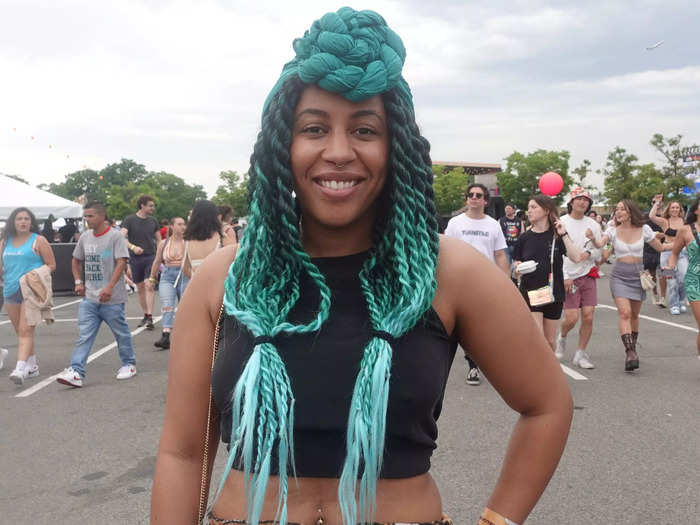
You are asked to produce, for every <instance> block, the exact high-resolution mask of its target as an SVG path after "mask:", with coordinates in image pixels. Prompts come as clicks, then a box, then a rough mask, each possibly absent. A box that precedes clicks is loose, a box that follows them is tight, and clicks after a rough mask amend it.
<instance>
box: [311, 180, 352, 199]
mask: <svg viewBox="0 0 700 525" xmlns="http://www.w3.org/2000/svg"><path fill="white" fill-rule="evenodd" d="M362 182H363V181H362V180H358V179H355V180H331V179H316V180H314V181H313V183H314V185H315V186H316V187H317V188H318V189H319V191H320V192H321V193H322V194H323V195H325V196H327V197H330V198H334V199H343V198H346V197H348V196H350V195H352V194H353V193H355V192H356V191H357V189H358V187H359V186H360V185H361V184H362Z"/></svg>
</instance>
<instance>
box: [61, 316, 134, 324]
mask: <svg viewBox="0 0 700 525" xmlns="http://www.w3.org/2000/svg"><path fill="white" fill-rule="evenodd" d="M136 319H143V317H127V318H126V320H127V321H134V320H136ZM54 321H56V322H57V323H68V322H73V323H75V322H77V321H78V319H77V318H76V319H54Z"/></svg>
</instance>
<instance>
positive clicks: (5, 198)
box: [0, 173, 83, 220]
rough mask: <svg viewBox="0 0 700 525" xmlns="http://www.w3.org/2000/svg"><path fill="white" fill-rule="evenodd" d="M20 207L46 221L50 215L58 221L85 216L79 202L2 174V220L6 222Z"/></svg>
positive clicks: (0, 214)
mask: <svg viewBox="0 0 700 525" xmlns="http://www.w3.org/2000/svg"><path fill="white" fill-rule="evenodd" d="M20 206H25V207H27V208H29V209H30V210H32V213H33V214H34V215H36V218H37V219H46V218H47V217H48V216H49V215H53V216H54V217H55V218H56V219H58V218H59V217H63V218H69V217H82V216H83V208H82V206H81V205H80V204H78V203H77V202H73V201H69V200H68V199H64V198H63V197H59V196H58V195H54V194H53V193H49V192H48V191H44V190H40V189H39V188H35V187H34V186H30V185H29V184H24V183H22V182H19V181H18V180H15V179H13V178H11V177H8V176H6V175H3V174H1V173H0V220H6V219H7V218H8V217H9V216H10V213H12V210H14V209H15V208H19V207H20Z"/></svg>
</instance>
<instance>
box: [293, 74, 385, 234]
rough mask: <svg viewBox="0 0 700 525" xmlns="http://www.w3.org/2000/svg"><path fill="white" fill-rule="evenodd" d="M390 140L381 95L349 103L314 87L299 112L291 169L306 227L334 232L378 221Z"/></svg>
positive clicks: (303, 98)
mask: <svg viewBox="0 0 700 525" xmlns="http://www.w3.org/2000/svg"><path fill="white" fill-rule="evenodd" d="M388 159H389V136H388V129H387V123H386V112H385V110H384V103H383V101H382V98H381V97H380V96H379V95H376V96H374V97H372V98H369V99H367V100H364V101H361V102H350V101H349V100H347V99H345V98H343V97H342V96H340V95H337V94H335V93H330V92H328V91H325V90H323V89H321V88H319V87H317V86H314V85H311V86H308V87H306V88H305V89H304V91H303V93H302V95H301V98H300V99H299V103H298V105H297V107H296V111H295V118H294V128H293V130H292V145H291V164H292V172H293V175H294V191H295V193H296V195H297V197H298V198H299V203H300V205H301V209H302V214H303V218H304V222H305V223H308V221H312V222H315V223H317V224H318V225H319V226H322V227H324V228H330V229H339V228H341V229H342V228H344V227H347V226H349V225H352V224H356V223H358V222H359V221H371V222H374V218H375V215H376V213H375V203H376V201H377V198H378V197H379V195H380V193H381V191H382V189H383V188H384V184H385V182H386V175H387V164H388Z"/></svg>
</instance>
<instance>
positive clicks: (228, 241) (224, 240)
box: [221, 228, 236, 247]
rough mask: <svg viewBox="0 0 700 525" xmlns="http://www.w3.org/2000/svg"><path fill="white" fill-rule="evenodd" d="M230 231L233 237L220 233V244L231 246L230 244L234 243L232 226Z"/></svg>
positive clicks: (234, 237) (234, 234)
mask: <svg viewBox="0 0 700 525" xmlns="http://www.w3.org/2000/svg"><path fill="white" fill-rule="evenodd" d="M231 232H233V237H231V236H230V235H226V234H224V235H222V236H221V246H222V247H223V246H231V245H232V244H236V233H235V232H234V231H233V228H231Z"/></svg>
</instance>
